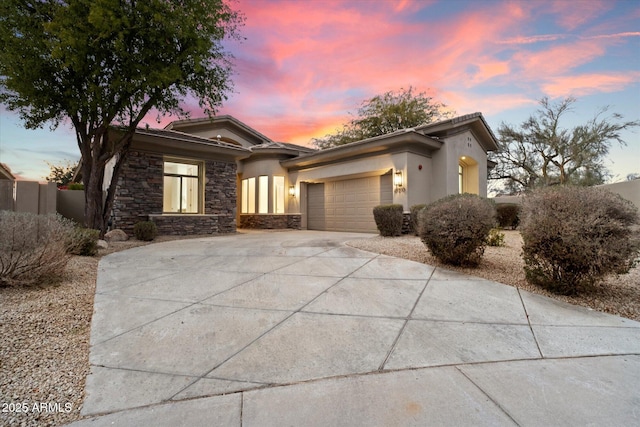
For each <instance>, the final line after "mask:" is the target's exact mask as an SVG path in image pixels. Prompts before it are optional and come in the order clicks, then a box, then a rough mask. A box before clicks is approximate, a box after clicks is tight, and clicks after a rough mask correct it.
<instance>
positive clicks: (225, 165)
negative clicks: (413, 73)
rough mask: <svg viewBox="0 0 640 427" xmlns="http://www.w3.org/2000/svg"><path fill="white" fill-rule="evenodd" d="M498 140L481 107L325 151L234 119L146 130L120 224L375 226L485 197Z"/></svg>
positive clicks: (181, 229)
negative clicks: (461, 196) (427, 206)
mask: <svg viewBox="0 0 640 427" xmlns="http://www.w3.org/2000/svg"><path fill="white" fill-rule="evenodd" d="M497 148H498V147H497V143H496V138H495V136H494V134H493V132H492V131H491V129H490V128H489V126H488V124H487V123H486V121H485V119H484V117H483V116H482V114H481V113H474V114H468V115H465V116H460V117H456V118H453V119H447V120H443V121H439V122H436V123H431V124H428V125H423V126H419V127H416V128H411V129H404V130H400V131H397V132H393V133H390V134H387V135H381V136H378V137H375V138H369V139H365V140H362V141H357V142H354V143H351V144H347V145H343V146H340V147H334V148H330V149H326V150H320V151H317V150H313V149H311V148H308V147H302V146H299V145H294V144H287V143H282V142H276V141H273V140H271V139H270V138H268V137H267V136H265V135H263V134H261V133H260V132H258V131H256V130H255V129H252V128H251V127H249V126H247V125H246V124H244V123H242V122H241V121H239V120H237V119H235V118H234V117H231V116H218V117H214V118H213V119H209V118H205V119H192V120H179V121H175V122H172V123H171V124H169V125H168V126H167V127H165V128H164V129H138V130H137V131H136V134H135V136H134V138H133V141H132V147H131V151H130V154H129V156H128V159H127V161H126V162H125V164H124V165H123V167H122V171H121V174H120V177H119V180H118V189H117V193H116V200H115V203H114V210H113V226H114V227H117V228H122V229H124V230H125V231H127V232H129V233H130V232H131V231H132V229H133V225H134V224H135V223H136V222H138V221H141V220H147V219H149V220H152V221H154V222H155V223H156V224H157V226H158V229H159V232H160V234H206V233H226V232H233V231H235V230H236V227H240V228H294V229H312V230H330V231H360V232H376V225H375V222H374V220H373V213H372V211H373V207H374V206H376V205H379V204H387V203H398V204H402V205H403V206H404V210H405V211H408V210H409V208H410V207H411V206H412V205H414V204H420V203H429V202H432V201H435V200H437V199H439V198H441V197H444V196H446V195H449V194H455V193H459V192H467V193H475V194H479V195H481V196H486V193H487V170H488V168H489V167H491V165H490V163H489V161H488V159H487V152H489V151H492V150H496V149H497Z"/></svg>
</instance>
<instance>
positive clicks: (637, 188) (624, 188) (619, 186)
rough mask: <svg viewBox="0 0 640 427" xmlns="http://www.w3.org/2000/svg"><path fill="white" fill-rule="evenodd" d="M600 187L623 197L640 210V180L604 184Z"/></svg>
mask: <svg viewBox="0 0 640 427" xmlns="http://www.w3.org/2000/svg"><path fill="white" fill-rule="evenodd" d="M599 187H601V188H604V189H606V190H609V191H611V192H612V193H617V194H619V195H621V196H622V197H623V198H625V199H627V200H629V201H631V202H633V204H634V205H636V206H637V207H638V209H640V179H635V180H633V181H625V182H616V183H614V184H604V185H600V186H599Z"/></svg>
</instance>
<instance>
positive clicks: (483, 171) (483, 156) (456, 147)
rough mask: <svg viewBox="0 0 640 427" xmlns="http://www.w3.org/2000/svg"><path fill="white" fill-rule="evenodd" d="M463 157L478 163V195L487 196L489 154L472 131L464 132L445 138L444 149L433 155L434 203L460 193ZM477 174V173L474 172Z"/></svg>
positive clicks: (474, 184)
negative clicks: (459, 168) (460, 172)
mask: <svg viewBox="0 0 640 427" xmlns="http://www.w3.org/2000/svg"><path fill="white" fill-rule="evenodd" d="M462 156H465V157H468V158H471V159H473V161H474V162H475V163H477V174H476V173H474V178H475V177H476V176H477V183H473V185H472V187H475V186H476V185H477V189H478V194H479V195H480V196H482V197H486V196H487V153H486V152H485V151H484V149H483V148H482V146H481V145H480V144H479V143H478V140H477V138H476V137H475V136H474V135H473V132H472V131H471V130H468V129H467V130H463V131H461V132H459V133H456V134H454V135H451V136H448V137H447V138H445V143H444V145H443V147H442V148H441V149H440V150H438V151H437V152H435V153H434V155H433V165H434V167H433V189H434V191H433V193H432V201H435V200H438V199H441V198H442V197H445V196H448V195H450V194H457V193H458V190H459V188H458V186H459V182H458V164H459V161H460V158H461V157H462ZM474 172H475V171H474Z"/></svg>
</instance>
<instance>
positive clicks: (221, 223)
mask: <svg viewBox="0 0 640 427" xmlns="http://www.w3.org/2000/svg"><path fill="white" fill-rule="evenodd" d="M204 167H205V175H204V177H205V183H204V213H203V214H188V215H187V214H185V215H176V214H170V215H167V214H163V212H162V207H163V189H162V187H163V156H162V155H161V154H158V153H147V152H141V151H131V152H130V153H129V155H128V156H127V160H126V161H125V163H124V165H123V166H122V171H121V173H120V176H119V178H118V187H117V190H116V199H115V202H114V208H113V215H112V221H113V224H112V226H113V227H114V228H120V229H122V230H124V231H125V232H126V233H127V234H133V226H134V225H135V224H136V223H137V222H139V221H146V220H152V221H154V222H155V223H156V225H157V226H158V231H159V233H160V234H177V235H181V234H212V233H229V232H235V231H236V164H235V163H230V162H221V161H213V160H207V161H205V166H204Z"/></svg>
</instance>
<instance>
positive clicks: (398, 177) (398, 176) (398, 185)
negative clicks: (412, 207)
mask: <svg viewBox="0 0 640 427" xmlns="http://www.w3.org/2000/svg"><path fill="white" fill-rule="evenodd" d="M402 184H403V183H402V171H401V170H396V173H395V174H394V175H393V186H394V187H395V190H394V191H395V192H396V193H399V192H401V191H405V189H404V188H403V186H402Z"/></svg>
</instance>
